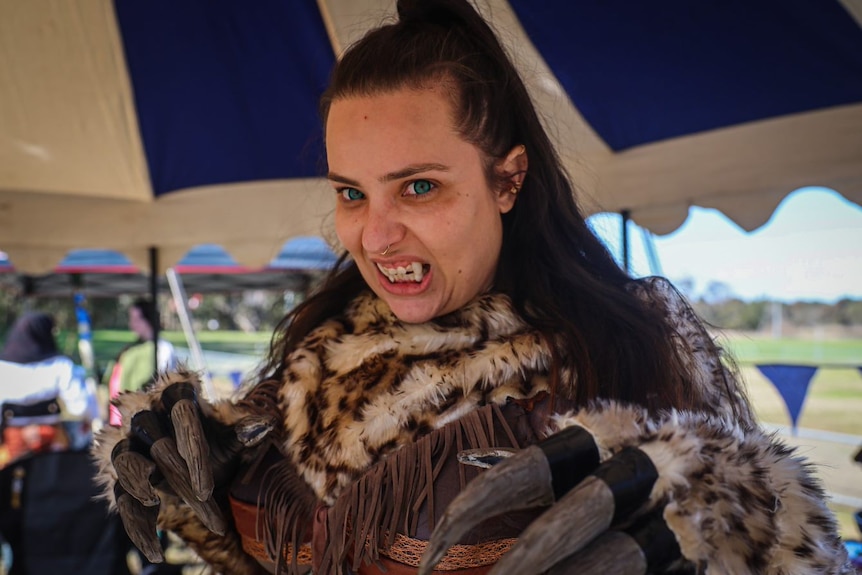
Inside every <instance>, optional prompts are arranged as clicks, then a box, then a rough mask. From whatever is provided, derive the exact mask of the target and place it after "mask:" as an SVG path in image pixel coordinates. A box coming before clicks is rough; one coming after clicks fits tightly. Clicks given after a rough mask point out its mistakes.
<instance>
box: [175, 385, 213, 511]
mask: <svg viewBox="0 0 862 575" xmlns="http://www.w3.org/2000/svg"><path fill="white" fill-rule="evenodd" d="M171 422H172V423H173V424H174V432H175V433H176V436H177V439H176V444H177V450H178V451H179V454H180V457H182V458H183V460H185V462H186V464H187V466H188V469H189V478H190V480H191V485H192V488H193V490H194V494H195V497H196V498H197V500H198V501H206V500H207V499H209V498H210V496H211V495H212V493H213V488H214V480H213V471H212V466H211V465H210V448H209V444H208V443H207V438H206V436H205V435H204V431H203V427H202V426H201V420H200V417H199V416H198V407H197V405H196V404H195V403H194V401H193V400H191V399H185V398H183V399H180V400H179V401H177V402H176V403H175V404H174V405H173V407H171Z"/></svg>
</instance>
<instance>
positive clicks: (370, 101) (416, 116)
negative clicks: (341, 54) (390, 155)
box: [326, 87, 458, 143]
mask: <svg viewBox="0 0 862 575" xmlns="http://www.w3.org/2000/svg"><path fill="white" fill-rule="evenodd" d="M452 111H453V107H452V103H451V99H450V98H449V97H448V95H447V94H446V93H445V92H444V91H443V90H441V89H440V88H433V87H430V88H401V89H398V90H393V91H388V92H381V93H378V94H372V95H366V96H350V97H346V98H340V99H337V100H335V101H334V102H333V103H332V106H331V108H330V110H329V115H328V118H327V123H326V135H327V143H329V142H330V140H331V139H333V138H335V139H336V140H340V139H341V138H343V137H344V136H352V135H357V134H361V133H363V132H366V131H367V130H369V129H373V130H381V129H385V130H388V131H395V130H398V129H401V130H406V131H409V130H414V129H417V128H420V127H421V128H422V129H423V130H424V133H425V134H426V135H430V134H435V135H455V136H457V135H458V134H457V132H456V131H455V130H454V122H453V114H452ZM416 136H417V137H419V136H421V134H416Z"/></svg>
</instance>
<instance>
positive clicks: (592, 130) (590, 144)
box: [0, 0, 862, 273]
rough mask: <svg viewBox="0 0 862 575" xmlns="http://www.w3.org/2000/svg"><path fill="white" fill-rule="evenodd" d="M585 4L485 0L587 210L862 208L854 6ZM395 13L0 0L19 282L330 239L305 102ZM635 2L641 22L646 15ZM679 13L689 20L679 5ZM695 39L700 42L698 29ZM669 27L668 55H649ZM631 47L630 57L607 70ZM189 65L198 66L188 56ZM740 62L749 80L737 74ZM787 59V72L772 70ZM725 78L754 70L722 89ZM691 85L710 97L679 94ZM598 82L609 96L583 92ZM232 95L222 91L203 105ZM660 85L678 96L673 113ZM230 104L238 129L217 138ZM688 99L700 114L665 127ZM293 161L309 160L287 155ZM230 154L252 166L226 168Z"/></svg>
mask: <svg viewBox="0 0 862 575" xmlns="http://www.w3.org/2000/svg"><path fill="white" fill-rule="evenodd" d="M588 4H594V3H586V2H579V1H577V0H573V1H566V2H564V1H562V0H547V1H546V2H528V1H526V0H517V1H516V0H511V1H509V2H507V1H504V0H487V1H481V2H479V7H480V10H481V11H482V12H483V13H484V14H486V15H487V16H488V17H489V18H490V19H491V21H492V22H493V24H494V26H495V27H496V29H497V30H498V31H499V32H500V34H501V36H502V37H503V38H504V40H505V42H506V43H507V45H508V46H509V48H510V51H511V53H512V54H513V55H514V57H515V59H516V62H517V64H518V65H519V67H520V69H521V70H522V71H523V74H524V76H525V78H526V79H527V80H528V82H529V86H530V89H531V91H532V94H533V95H534V98H535V100H536V102H537V103H538V105H539V107H540V110H541V113H542V115H543V117H544V118H545V119H546V120H547V125H548V127H549V131H550V133H551V134H552V137H553V138H554V139H555V141H556V143H557V145H558V147H559V150H560V154H561V157H562V159H563V161H564V163H565V165H566V167H567V168H568V170H569V172H570V173H571V175H572V177H573V179H574V180H575V181H576V183H577V185H578V187H579V189H580V190H581V192H580V193H581V196H580V200H581V202H582V204H583V206H584V208H585V210H586V212H587V213H593V212H597V211H614V212H622V211H625V212H627V213H628V214H630V216H631V218H632V219H633V220H634V221H635V222H637V223H638V224H640V225H641V226H644V227H646V228H649V229H650V230H651V231H653V232H655V233H657V234H665V233H669V232H671V231H673V230H674V229H675V228H677V227H678V226H679V225H680V224H682V222H683V221H684V220H685V218H686V216H687V213H688V208H689V206H691V205H699V206H704V207H712V208H717V209H719V210H721V211H722V212H724V213H725V214H726V215H728V216H729V217H730V218H731V219H733V220H734V221H735V222H737V223H738V224H739V225H740V226H742V227H743V228H745V229H747V230H751V229H754V228H756V227H758V226H759V225H761V224H763V223H764V222H765V221H766V220H767V219H768V218H769V216H770V215H771V213H772V211H773V210H774V208H775V207H776V206H777V205H778V203H779V202H780V201H781V199H782V198H784V197H785V195H787V194H788V193H790V192H792V191H794V190H796V189H798V188H800V187H803V186H807V185H821V186H826V187H829V188H832V189H835V190H836V191H838V192H839V193H841V194H843V195H844V196H845V197H846V198H848V199H850V200H852V201H854V202H857V203H860V204H862V87H860V86H862V81H860V78H862V64H860V62H862V50H859V52H858V53H854V52H855V50H854V48H856V47H858V46H862V28H860V21H862V0H822V1H819V2H800V1H792V0H787V1H771V0H769V1H767V0H758V1H754V2H752V1H745V2H732V3H729V4H726V5H725V4H720V3H690V2H682V1H681V0H663V1H656V2H652V3H644V4H639V3H625V2H623V3H619V2H607V3H603V4H604V5H605V7H603V8H596V7H590V8H587V7H586V6H587V5H588ZM615 4H616V6H614V5H615ZM392 5H393V2H391V1H388V0H319V1H318V2H316V3H315V2H314V1H312V0H294V1H291V2H277V1H274V0H273V1H269V0H267V1H264V0H261V2H259V3H255V5H254V7H253V8H252V7H250V6H247V5H244V4H241V3H220V2H219V3H211V2H209V3H208V2H205V1H203V0H176V1H170V2H169V1H168V0H152V1H150V2H136V1H135V0H116V1H114V2H112V1H111V0H84V1H82V2H68V1H67V0H41V1H39V2H19V1H16V0H0V249H3V250H4V251H6V252H7V253H8V254H9V258H10V259H11V261H12V262H14V265H15V267H16V269H18V270H20V271H23V272H28V273H38V272H45V271H47V270H49V269H51V268H52V267H53V266H55V265H56V264H57V263H58V262H59V261H60V260H61V259H62V257H63V256H64V255H65V254H66V253H67V252H68V251H69V250H70V249H75V248H106V249H116V250H119V251H122V252H123V253H125V254H126V255H127V256H128V257H129V258H130V259H131V260H132V261H133V262H134V263H135V264H137V265H139V266H145V265H147V263H148V254H152V253H153V250H157V251H158V261H157V263H156V265H157V266H158V267H159V268H161V269H164V268H166V267H168V266H170V265H172V264H173V263H174V262H176V261H177V260H179V259H180V258H181V257H182V256H183V255H184V254H185V253H186V252H187V251H188V250H189V249H190V248H191V247H193V246H195V245H198V244H204V243H217V244H220V245H222V246H224V247H225V248H226V249H227V250H228V251H229V252H230V254H231V255H232V256H233V257H234V258H235V259H236V260H237V261H238V262H239V263H240V264H242V265H246V266H263V265H265V264H266V263H267V262H268V261H269V260H271V259H272V258H273V256H274V255H275V254H276V253H277V251H278V249H279V247H280V246H281V245H282V244H283V243H284V241H285V240H287V239H289V238H292V237H295V236H299V235H309V234H312V235H314V234H317V235H320V234H322V235H324V236H327V234H328V232H327V229H328V224H327V215H328V214H329V212H330V209H331V196H330V193H329V192H328V190H327V186H326V184H325V183H324V182H323V181H322V180H320V179H319V178H317V177H315V176H316V175H317V174H320V173H322V172H323V170H322V168H320V167H319V159H320V153H319V152H320V141H319V139H320V137H319V130H318V129H317V119H316V117H315V115H314V102H315V101H316V99H317V97H318V96H319V93H320V91H321V90H322V88H323V86H324V85H325V82H326V76H327V74H328V71H329V67H330V66H331V62H332V58H333V55H334V54H337V53H340V52H341V50H343V48H344V47H345V46H347V45H348V44H349V43H350V42H352V41H353V40H354V39H356V38H357V37H359V36H360V35H361V34H362V33H363V32H364V31H365V30H366V29H368V28H369V27H372V26H375V25H377V24H379V23H380V22H381V21H382V20H383V19H384V18H385V17H387V15H390V14H391V13H392V10H393V9H392ZM809 9H810V10H811V11H812V12H814V13H815V14H814V15H813V16H808V15H806V14H804V11H805V10H809ZM614 10H616V12H614ZM204 11H205V12H204ZM627 11H630V12H631V14H630V15H628V14H627ZM643 11H647V12H648V14H649V16H650V18H649V19H648V21H644V22H642V23H641V22H639V21H638V20H639V19H643V16H642V15H639V13H640V12H643ZM681 11H682V12H683V13H684V15H685V16H687V17H688V19H686V18H682V17H676V18H675V17H673V15H674V14H676V15H677V16H678V15H679V14H680V12H681ZM204 13H205V14H206V15H207V18H204V17H203V16H202V15H203V14H204ZM628 16H630V17H628ZM214 22H215V23H222V24H224V23H228V24H230V25H223V26H216V25H214V24H213V23H214ZM561 23H566V24H569V23H572V25H573V26H577V27H578V28H577V29H576V30H574V31H571V32H569V33H567V32H566V29H565V28H563V33H562V34H561V39H560V41H559V42H557V43H556V44H554V43H553V42H550V41H549V40H548V39H549V38H551V36H552V35H551V34H550V31H553V30H555V29H560V28H561ZM713 24H714V25H715V26H714V27H713V26H712V25H713ZM737 24H738V25H739V26H740V27H739V28H736V27H735V26H736V25H737ZM779 24H781V25H782V26H784V25H786V29H782V30H780V31H779V30H777V29H776V28H775V26H778V25H779ZM660 26H661V27H660ZM685 26H688V29H687V31H686V28H685ZM758 26H762V27H763V29H764V30H767V29H768V30H769V31H770V34H764V37H763V40H764V42H769V43H773V44H774V43H775V42H776V38H780V39H783V40H782V41H784V40H787V38H790V40H787V41H788V42H789V41H792V40H793V38H795V39H796V40H797V41H798V46H797V49H795V50H788V49H787V48H786V47H784V48H782V52H781V53H782V54H784V56H786V58H787V60H788V62H789V61H790V60H793V62H790V63H789V64H788V62H776V61H774V60H770V58H773V57H774V56H775V55H774V54H773V53H771V52H764V53H763V54H761V53H760V52H758V51H757V49H755V48H752V47H759V44H758V42H759V41H760V38H759V37H757V35H756V34H748V35H746V31H752V30H755V31H756V30H758ZM602 27H604V28H602ZM722 27H723V28H724V31H722ZM621 28H624V29H625V30H628V31H630V32H632V31H633V32H632V33H637V34H640V35H641V36H639V37H638V38H639V39H638V42H640V43H639V44H635V46H636V47H637V46H640V47H643V49H642V50H632V49H631V47H630V46H629V47H628V48H626V47H625V46H623V47H621V46H620V44H619V39H618V38H617V39H616V40H615V41H616V42H617V44H613V43H611V42H610V41H609V43H608V44H607V45H604V44H600V43H592V44H589V45H588V47H587V48H588V49H585V48H584V45H583V44H577V45H574V46H572V45H567V44H565V41H569V40H571V39H572V37H573V38H574V39H576V40H578V39H580V40H581V41H582V42H587V40H588V38H587V32H589V31H590V30H592V29H597V30H598V31H597V33H596V35H595V37H596V38H604V37H607V36H609V34H610V32H613V31H617V30H620V29H621ZM713 28H715V29H713ZM605 29H607V30H605ZM528 30H532V33H531V32H528ZM578 30H579V31H580V32H578ZM608 31H610V32H608ZM701 36H702V37H705V38H706V37H708V38H710V41H709V42H702V43H698V42H695V41H694V40H692V38H694V39H695V40H696V39H697V38H699V37H701ZM584 38H587V39H584ZM675 38H679V43H677V44H673V45H672V46H671V44H668V46H671V47H669V48H668V50H667V51H666V52H663V51H660V50H657V49H653V48H655V47H656V46H660V45H663V44H662V43H663V42H665V41H667V42H670V41H671V40H673V39H675ZM330 42H331V46H330V44H329V43H330ZM686 42H688V43H689V44H686ZM719 42H723V44H722V43H719ZM324 44H326V45H324ZM540 46H541V48H540ZM680 46H683V48H680ZM624 49H625V50H626V58H628V59H630V63H629V64H628V65H627V66H628V67H626V68H625V69H618V68H615V67H614V66H616V65H618V64H619V62H620V60H619V59H617V55H618V53H619V52H621V51H622V50H624ZM758 49H759V48H758ZM159 50H161V52H159ZM701 50H702V51H704V53H703V54H701V53H700V52H699V51H701ZM746 50H747V51H748V52H746ZM763 50H766V51H768V50H769V47H768V46H767V47H765V48H763ZM723 53H724V54H728V55H732V54H738V53H750V54H751V58H750V59H748V60H750V62H747V61H746V60H747V59H746V58H739V57H737V58H735V59H732V60H731V59H729V60H728V61H727V62H722V65H723V66H724V68H723V69H721V70H718V69H715V68H714V64H715V63H716V62H717V61H718V60H717V58H719V57H720V56H721V54H723ZM764 54H765V55H764ZM190 55H194V58H192V57H191V56H190ZM784 56H782V57H784ZM159 57H161V58H162V59H161V60H159V59H158V58H159ZM186 59H188V60H189V62H188V65H189V66H193V67H191V68H184V67H183V66H182V65H181V63H182V62H184V61H185V60H186ZM824 62H825V64H824ZM174 64H176V65H174ZM749 64H750V65H751V67H750V69H746V70H745V74H742V73H739V72H738V71H737V70H736V68H735V66H737V65H740V66H741V65H749ZM797 64H798V66H799V67H798V68H795V67H794V66H797ZM755 65H758V66H761V65H762V66H764V67H763V68H762V69H757V68H756V67H755ZM258 66H259V68H258ZM770 66H772V67H770ZM189 70H192V72H189ZM779 70H783V72H781V74H783V75H782V76H781V78H790V80H789V81H790V82H791V83H789V84H788V83H787V81H785V82H784V83H782V82H778V81H776V82H771V80H772V79H773V76H775V78H778V77H779ZM797 70H798V72H797ZM812 70H813V71H814V72H812ZM639 71H640V72H642V73H644V74H645V77H647V78H652V79H654V82H652V83H651V85H649V86H646V85H645V87H644V90H643V93H644V95H643V98H640V96H641V94H640V92H639V91H638V90H635V89H633V88H632V87H631V85H628V84H626V81H627V79H628V78H632V77H634V75H635V74H636V73H638V72H639ZM773 72H774V74H773ZM720 73H721V74H726V75H720ZM288 74H290V75H292V76H290V77H289V78H288ZM590 74H592V75H590ZM660 74H661V75H660ZM734 74H736V76H735V75H734ZM746 74H747V76H746ZM758 74H759V75H760V76H759V77H760V78H761V79H762V85H761V84H760V83H758ZM794 74H797V76H798V78H797V80H798V84H797V85H798V89H799V91H800V93H801V92H806V93H811V94H812V96H811V98H810V99H809V100H805V101H803V100H802V99H798V100H799V101H798V102H791V103H790V104H788V105H787V106H784V107H782V106H776V107H775V108H774V109H772V110H769V109H765V108H764V109H758V110H757V112H756V113H751V114H748V115H746V113H740V114H736V115H734V113H728V114H724V110H725V108H730V109H734V108H736V109H742V108H744V107H745V101H746V100H748V99H749V98H755V97H757V98H759V99H760V100H761V101H765V102H772V101H775V102H776V103H780V102H779V100H781V101H783V100H786V99H788V98H789V97H790V96H792V95H794V94H793V90H792V89H788V86H793V85H794V84H792V79H793V77H794V76H793V75H794ZM293 75H295V76H293ZM857 75H858V77H857ZM580 78H584V81H582V82H580V83H579V81H580ZM727 78H730V80H728V79H727ZM734 78H741V79H742V80H744V79H745V78H749V79H751V78H754V81H753V83H748V84H746V83H744V82H743V81H742V80H740V84H739V86H738V88H737V87H735V85H730V86H727V83H728V82H732V81H734ZM606 79H607V80H609V82H608V83H604V80H606ZM617 84H618V85H619V86H621V87H619V88H617V89H616V90H614V86H615V85H617ZM653 84H654V85H653ZM696 84H703V85H704V86H707V88H708V89H706V90H703V91H701V92H700V93H701V94H703V93H706V94H707V95H709V94H714V95H715V98H707V97H702V96H697V97H695V96H686V94H687V93H688V92H687V91H686V90H687V89H688V87H690V86H692V85H696ZM660 85H666V86H665V87H666V88H668V90H667V91H665V92H661V91H660V90H657V89H656V86H658V87H661V86H660ZM594 86H600V87H601V88H602V89H603V90H606V91H605V92H600V93H598V94H595V93H590V90H592V88H593V87H594ZM722 86H724V87H726V88H728V89H727V90H722V89H721V87H722ZM647 88H649V89H647ZM761 89H762V93H759V92H760V91H761ZM772 90H776V94H779V96H780V97H779V96H775V95H773V93H772ZM193 92H194V93H193ZM647 92H649V94H647ZM192 93H193V94H192ZM226 93H229V94H230V95H231V97H232V98H233V99H232V100H230V101H228V102H226V103H225V104H224V106H225V107H218V106H216V104H214V103H213V102H214V101H215V100H217V99H218V98H220V97H221V96H222V95H224V94H226ZM189 94H192V95H190V96H188V98H186V99H183V98H181V97H180V96H182V95H189ZM608 94H612V95H613V94H619V95H620V96H621V97H620V98H619V102H616V101H615V98H609V97H608ZM668 94H670V95H674V94H682V95H681V96H680V97H683V96H685V97H686V98H687V99H685V100H682V101H683V102H686V103H687V104H686V105H685V106H683V107H685V108H686V109H685V110H681V109H680V108H681V106H680V104H679V101H672V100H670V99H669V98H668ZM832 94H834V95H835V97H834V98H831V99H830V97H827V96H830V95H832ZM622 96H625V98H623V97H622ZM647 96H650V97H651V98H652V101H651V102H650V105H649V106H644V107H642V108H638V110H639V113H640V114H641V116H640V117H637V118H635V119H634V120H632V119H631V118H627V119H628V120H629V121H630V122H633V123H634V124H636V127H637V128H638V129H640V128H642V127H643V126H647V127H649V126H652V125H653V124H655V125H657V126H658V128H659V129H658V132H657V133H658V135H657V136H649V137H641V138H635V139H634V140H629V141H628V142H627V143H622V144H620V143H619V141H614V139H613V138H612V137H611V136H609V135H608V134H609V133H610V131H608V130H607V128H606V125H607V124H608V119H607V118H608V117H610V123H611V124H613V122H614V119H615V118H616V117H617V116H619V117H623V116H626V115H627V114H628V113H629V111H630V110H631V108H632V102H635V103H636V104H638V105H640V104H641V103H642V102H643V101H645V99H646V98H647ZM632 98H640V99H638V100H632ZM734 98H738V100H739V101H736V100H735V99H734ZM611 100H613V101H611ZM663 100H667V105H666V106H664V104H665V102H664V101H663ZM579 103H580V104H579ZM581 104H583V105H581ZM599 104H600V105H602V106H604V105H606V106H607V107H606V108H602V109H598V105H599ZM689 107H690V108H691V109H688V108H689ZM587 109H588V110H589V113H587V112H585V111H584V110H587ZM225 110H228V111H229V112H230V113H231V114H235V115H236V121H237V123H236V125H237V126H240V128H238V130H235V131H224V132H222V131H220V130H219V126H220V125H221V123H222V122H223V121H224V120H225V118H226V116H228V115H229V114H227V113H226V112H225ZM683 112H684V113H686V114H689V115H693V114H695V112H696V113H697V114H700V116H703V117H705V118H707V119H708V121H706V123H701V124H700V125H698V124H697V122H694V123H692V124H691V125H685V122H677V119H678V117H679V116H682V115H683ZM722 114H724V115H723V116H722ZM719 116H721V118H722V119H720V120H715V121H711V120H709V118H718V117H719ZM603 117H604V118H605V120H604V121H600V120H602V118H603ZM261 118H263V120H262V119H261ZM727 118H729V120H727ZM734 118H736V119H735V120H734ZM270 119H271V121H270ZM678 124H679V126H680V127H679V128H677V127H676V126H677V125H678ZM596 126H599V127H596ZM602 126H605V127H602ZM665 126H674V130H675V131H674V130H671V131H667V130H665V131H662V130H664V127H665ZM267 130H271V131H267ZM646 131H649V130H646ZM261 134H263V136H261ZM183 146H185V147H183ZM219 146H221V147H219ZM215 148H218V149H215ZM299 156H303V157H302V161H303V162H304V164H305V165H306V166H308V165H313V167H312V168H311V169H308V168H307V167H305V168H303V167H294V166H293V165H292V164H291V162H293V161H294V160H293V158H294V157H299ZM240 157H242V158H247V161H246V163H245V164H243V165H242V166H240V167H239V168H236V169H234V168H233V164H231V162H233V161H234V160H236V159H237V158H240ZM193 160H194V161H193ZM196 162H197V163H196ZM282 164H284V165H287V164H291V165H290V166H288V167H286V168H285V169H281V165H282ZM201 174H202V175H201ZM327 237H330V236H327Z"/></svg>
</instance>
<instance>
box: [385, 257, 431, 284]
mask: <svg viewBox="0 0 862 575" xmlns="http://www.w3.org/2000/svg"><path fill="white" fill-rule="evenodd" d="M377 269H379V270H380V273H382V274H383V275H385V276H386V278H387V279H388V280H389V283H393V284H394V283H396V282H415V283H419V282H421V281H422V278H423V277H425V269H424V267H423V266H422V264H420V263H419V262H413V263H412V264H409V265H408V266H406V267H404V266H398V267H394V268H387V267H383V266H382V265H381V264H377Z"/></svg>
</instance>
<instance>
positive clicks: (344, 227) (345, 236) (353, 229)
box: [335, 209, 359, 252]
mask: <svg viewBox="0 0 862 575" xmlns="http://www.w3.org/2000/svg"><path fill="white" fill-rule="evenodd" d="M358 229H359V227H358V226H357V225H356V221H355V218H351V217H349V216H348V215H347V214H343V213H341V211H340V210H338V209H336V210H335V235H336V236H338V241H340V242H341V245H343V246H344V247H345V248H346V249H347V250H348V251H351V252H352V251H353V250H354V247H355V244H356V238H357V237H358Z"/></svg>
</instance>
